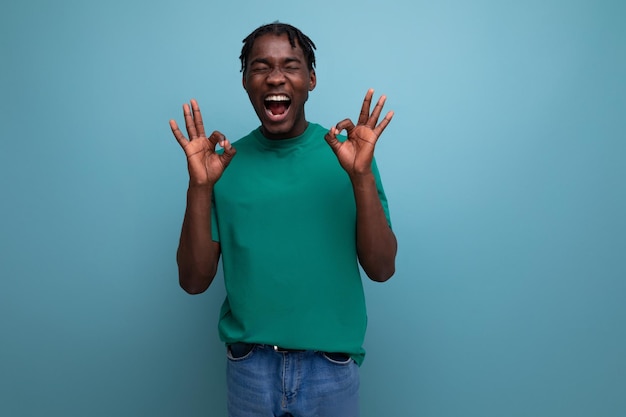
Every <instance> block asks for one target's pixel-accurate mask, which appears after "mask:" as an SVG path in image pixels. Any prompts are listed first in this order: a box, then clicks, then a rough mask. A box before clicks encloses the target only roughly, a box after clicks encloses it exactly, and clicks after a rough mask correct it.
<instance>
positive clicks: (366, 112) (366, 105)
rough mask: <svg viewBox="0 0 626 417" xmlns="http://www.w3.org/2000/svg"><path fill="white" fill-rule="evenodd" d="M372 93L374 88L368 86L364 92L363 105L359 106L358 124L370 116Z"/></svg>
mask: <svg viewBox="0 0 626 417" xmlns="http://www.w3.org/2000/svg"><path fill="white" fill-rule="evenodd" d="M373 95H374V89H373V88H370V89H369V90H367V93H365V98H364V99H363V105H362V106H361V113H359V121H358V124H360V125H362V124H365V123H366V122H367V121H368V119H369V117H370V106H371V105H372V96H373Z"/></svg>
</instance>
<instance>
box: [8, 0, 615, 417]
mask: <svg viewBox="0 0 626 417" xmlns="http://www.w3.org/2000/svg"><path fill="white" fill-rule="evenodd" d="M5 3H6V4H3V6H2V8H1V13H0V71H1V78H0V97H1V102H0V103H1V104H0V105H1V108H0V117H1V120H0V122H1V125H0V129H1V130H0V132H1V135H2V140H1V143H0V170H1V175H0V190H1V197H0V210H1V216H0V230H1V232H0V233H1V235H0V245H1V247H0V249H1V250H0V256H1V262H0V277H1V280H0V337H1V345H0V349H1V354H0V415H2V416H7V417H13V416H43V415H46V416H111V415H116V416H223V415H225V400H224V396H225V391H224V368H225V365H224V355H223V347H222V345H221V344H220V342H219V340H218V337H217V331H216V324H217V314H218V310H219V305H220V303H221V301H222V298H223V293H224V289H223V284H222V282H221V279H220V278H218V279H217V280H216V282H215V284H214V285H213V286H212V287H211V288H210V290H209V291H207V292H206V293H205V294H203V295H200V296H189V295H187V294H185V293H184V292H183V291H182V290H180V289H179V288H178V283H177V275H176V266H175V261H174V253H175V250H176V247H177V240H178V233H179V230H180V224H181V221H182V215H183V211H184V204H185V192H186V180H187V173H186V165H185V159H184V156H183V153H182V151H181V150H180V149H179V146H178V144H177V143H176V142H175V141H174V139H173V137H172V136H171V132H170V131H169V127H168V123H167V122H168V120H169V119H170V118H176V119H177V120H179V122H180V121H181V120H182V112H181V105H182V103H183V102H185V101H187V100H189V99H190V98H192V97H195V98H197V99H198V100H199V102H200V104H201V106H202V109H203V113H204V116H205V120H206V122H207V125H208V126H209V128H210V129H218V130H221V131H222V132H224V133H226V134H227V135H228V137H229V138H231V139H235V138H238V137H240V136H242V135H243V134H245V133H247V132H248V131H250V130H252V129H253V128H255V127H256V126H257V124H258V122H257V119H256V116H255V114H254V112H253V110H252V107H251V106H250V104H249V102H248V100H247V97H246V95H245V92H244V91H243V89H242V88H241V74H240V73H239V72H238V71H239V61H238V56H239V52H240V48H241V39H243V38H244V37H245V36H246V35H247V34H248V33H249V32H250V31H252V30H253V29H254V28H256V27H257V26H259V25H261V24H263V23H269V22H271V21H274V20H276V19H280V20H281V21H285V22H289V23H292V24H294V25H296V26H298V27H300V28H301V29H302V30H303V31H304V32H305V33H307V34H308V35H310V36H311V38H312V39H313V40H314V41H315V42H316V43H317V46H318V53H317V55H318V69H317V74H318V87H317V89H316V90H315V91H314V92H313V93H312V95H311V98H310V101H309V104H308V114H307V115H308V118H309V119H310V120H313V121H316V122H319V123H322V124H324V125H327V126H330V125H332V124H334V123H336V122H338V121H339V120H341V119H343V118H345V117H352V118H356V117H357V114H358V110H359V105H360V102H361V100H362V97H363V95H364V94H365V91H366V90H367V88H369V87H373V88H375V89H376V91H377V93H378V94H381V93H385V94H387V95H388V96H389V100H388V108H389V109H393V110H395V111H396V117H395V118H394V120H393V122H392V124H391V125H390V126H389V128H388V129H387V130H386V131H385V133H384V135H383V137H382V138H381V141H380V142H379V145H378V148H377V158H378V164H379V167H380V170H381V173H382V175H383V181H384V183H385V186H386V190H387V194H388V197H389V201H390V207H391V210H392V219H393V223H394V228H395V231H396V233H397V236H398V240H399V245H400V246H399V253H398V260H397V273H396V276H395V277H394V278H393V279H392V280H391V281H389V282H388V283H386V284H382V285H381V284H374V283H370V282H367V283H366V284H365V285H366V293H367V300H368V307H369V317H370V321H369V330H368V336H367V340H366V349H367V351H368V357H367V358H366V361H365V363H364V365H363V367H362V369H361V370H362V373H361V375H362V408H363V413H362V415H363V417H373V416H392V415H407V416H432V417H457V416H464V417H468V416H480V417H490V416H494V417H496V416H497V417H501V416H507V417H515V416H533V417H536V416H567V417H577V416H603V417H619V416H624V415H626V395H624V393H625V392H626V355H625V352H626V310H625V309H626V307H625V301H626V261H625V255H626V238H625V236H626V221H625V216H624V213H625V212H626V188H625V186H624V178H625V175H626V164H625V157H626V122H625V120H626V117H625V115H626V81H625V80H626V26H625V25H624V22H625V21H626V3H625V2H622V1H592V0H588V1H583V0H574V1H533V0H531V1H524V2H513V1H495V0H483V1H475V2H464V1H453V0H448V1H438V2H429V1H428V2H427V1H420V0H410V1H409V0H406V1H394V0H389V1H386V2H373V1H368V0H348V1H343V2H337V1H327V0H320V1H316V2H308V3H305V2H302V3H296V2H293V1H274V2H271V3H266V2H252V1H250V2H242V1H229V2H222V3H216V2H208V1H195V0H180V1H176V2H174V1H158V0H157V1H147V0H127V1H119V0H109V1H107V2H104V1H102V2H93V1H78V0H58V1H55V2H51V1H50V2H49V1H43V0H40V1H37V0H31V1H23V2H17V1H13V2H5Z"/></svg>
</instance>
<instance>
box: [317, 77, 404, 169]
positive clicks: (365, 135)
mask: <svg viewBox="0 0 626 417" xmlns="http://www.w3.org/2000/svg"><path fill="white" fill-rule="evenodd" d="M373 95H374V90H373V89H370V90H368V91H367V94H366V95H365V99H364V100H363V105H362V106H361V113H360V114H359V121H358V123H357V125H356V126H355V125H354V123H352V120H350V119H345V120H342V121H341V122H339V123H337V126H335V127H333V128H331V129H330V130H329V131H328V133H327V134H326V136H325V137H324V138H325V139H326V142H328V144H329V145H330V147H331V149H332V150H333V152H335V155H337V159H339V163H340V164H341V166H342V167H343V169H345V170H346V172H347V173H348V175H349V176H350V177H354V176H360V175H364V174H368V173H370V172H371V166H372V160H373V158H374V146H375V145H376V141H378V138H379V137H380V135H381V134H382V133H383V131H384V130H385V128H386V127H387V125H388V124H389V122H390V121H391V118H392V117H393V111H390V112H388V113H387V114H386V115H385V117H384V118H383V120H382V121H381V122H380V123H378V118H379V117H380V114H381V112H382V110H383V106H384V105H385V100H386V99H387V98H386V97H385V96H381V97H380V98H379V99H378V102H377V103H376V106H374V110H373V111H372V113H371V114H370V106H371V103H372V97H373ZM344 129H345V130H346V131H347V132H348V139H347V140H346V141H345V142H340V141H339V140H338V139H337V135H338V134H340V133H341V132H342V131H343V130H344Z"/></svg>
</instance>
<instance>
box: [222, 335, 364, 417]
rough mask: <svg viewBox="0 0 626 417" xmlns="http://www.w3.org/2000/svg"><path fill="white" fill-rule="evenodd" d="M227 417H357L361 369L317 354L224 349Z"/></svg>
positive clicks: (260, 348)
mask: <svg viewBox="0 0 626 417" xmlns="http://www.w3.org/2000/svg"><path fill="white" fill-rule="evenodd" d="M227 357H228V362H227V367H226V374H227V375H226V380H227V387H228V415H229V417H358V415H359V368H358V365H357V364H356V363H355V362H354V361H353V360H352V359H350V358H341V359H342V360H337V358H336V357H332V358H331V357H329V355H326V354H324V353H321V352H314V351H302V352H288V353H282V352H275V351H274V349H273V348H272V347H268V346H261V345H257V346H255V347H254V348H253V349H252V350H251V351H250V352H249V353H247V354H245V355H244V356H242V357H234V356H233V354H232V352H231V351H230V350H228V351H227Z"/></svg>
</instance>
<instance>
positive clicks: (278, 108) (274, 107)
mask: <svg viewBox="0 0 626 417" xmlns="http://www.w3.org/2000/svg"><path fill="white" fill-rule="evenodd" d="M267 108H268V109H269V111H271V112H272V114H275V115H278V114H283V113H284V112H286V111H287V104H286V103H285V102H284V101H272V102H270V103H268V105H267Z"/></svg>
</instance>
